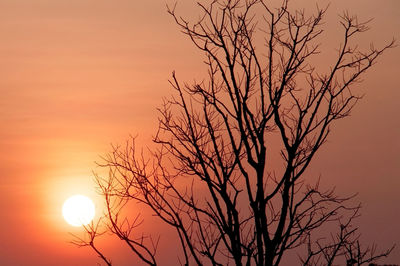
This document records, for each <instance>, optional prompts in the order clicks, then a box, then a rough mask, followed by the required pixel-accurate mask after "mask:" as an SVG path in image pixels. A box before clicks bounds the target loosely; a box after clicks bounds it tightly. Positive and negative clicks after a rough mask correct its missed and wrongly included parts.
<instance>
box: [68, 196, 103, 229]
mask: <svg viewBox="0 0 400 266" xmlns="http://www.w3.org/2000/svg"><path fill="white" fill-rule="evenodd" d="M62 214H63V216H64V219H65V221H66V222H67V223H69V224H70V225H72V226H82V225H86V224H88V223H90V222H91V221H92V220H93V218H94V214H95V207H94V203H93V201H92V200H91V199H89V198H88V197H86V196H82V195H74V196H71V197H69V198H68V199H67V200H66V201H65V202H64V205H63V207H62Z"/></svg>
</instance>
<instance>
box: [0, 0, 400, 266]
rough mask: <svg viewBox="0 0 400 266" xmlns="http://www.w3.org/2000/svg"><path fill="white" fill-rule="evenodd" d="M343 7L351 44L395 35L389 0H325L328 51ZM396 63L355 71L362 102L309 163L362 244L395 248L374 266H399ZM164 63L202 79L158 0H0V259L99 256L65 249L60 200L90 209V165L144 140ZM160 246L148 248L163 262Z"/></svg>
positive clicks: (188, 11)
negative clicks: (344, 205) (357, 209)
mask: <svg viewBox="0 0 400 266" xmlns="http://www.w3.org/2000/svg"><path fill="white" fill-rule="evenodd" d="M180 2H181V3H179V4H178V8H177V11H178V12H180V13H181V14H183V15H186V16H193V15H194V14H197V11H196V9H194V8H193V7H194V5H192V4H191V3H192V1H184V0H181V1H180ZM292 2H293V4H294V5H295V6H298V7H304V8H306V9H308V8H314V6H315V1H294V0H293V1H292ZM318 3H320V4H321V5H322V6H323V5H326V4H327V3H328V1H326V0H323V1H318ZM345 9H347V10H349V11H350V13H355V14H357V15H359V17H360V18H364V19H368V18H374V20H373V21H372V23H371V27H372V29H371V30H370V31H369V32H368V33H366V34H365V37H363V38H360V42H362V43H363V44H364V46H365V45H368V43H369V40H373V41H374V42H375V43H376V45H377V46H379V45H382V44H384V42H385V40H387V41H389V40H390V39H391V38H392V37H395V38H396V39H398V40H399V39H400V30H399V29H400V1H399V0H380V1H376V0H351V1H349V0H334V1H332V3H331V5H330V8H329V11H328V15H327V23H326V28H327V31H326V33H325V34H324V38H323V40H322V41H324V44H325V45H324V48H325V49H327V50H328V51H333V49H334V46H332V44H337V43H339V39H338V38H339V36H338V32H339V31H338V29H339V26H338V23H337V22H336V20H337V14H338V13H340V12H341V11H342V10H345ZM399 60H400V48H396V49H392V50H390V51H388V52H387V53H386V54H384V55H383V56H382V57H381V58H380V59H379V60H378V64H377V65H376V66H375V67H374V68H373V69H372V70H371V71H370V72H368V74H367V75H366V76H364V82H363V83H362V86H360V89H362V92H363V93H365V97H364V99H363V100H362V101H361V102H360V103H359V104H358V106H357V107H356V108H355V110H354V111H353V113H352V116H351V117H349V118H348V119H346V120H342V121H340V122H339V123H338V124H337V126H336V128H334V129H333V133H332V135H331V138H330V139H329V141H328V143H327V144H326V145H325V146H324V147H323V148H322V150H321V152H320V154H319V157H318V159H317V160H316V161H315V162H314V165H313V168H312V171H313V172H314V173H316V174H317V175H319V174H321V175H322V178H323V183H324V184H325V185H327V186H336V189H337V192H338V193H339V194H342V195H343V194H344V195H348V194H352V193H354V192H359V195H358V196H357V198H356V201H360V202H362V205H363V209H362V217H361V218H360V219H359V224H360V230H361V232H362V239H363V240H366V241H368V242H376V243H377V244H378V245H379V246H380V247H381V248H387V247H389V246H390V245H392V244H393V243H397V245H398V248H397V249H396V250H395V251H393V253H392V256H391V257H390V258H389V259H388V260H387V262H388V263H400V227H399V224H400V223H399V220H400V207H399V205H400V204H399V203H400V193H399V189H400V178H399V177H400V176H399V173H400V140H399V136H400V118H399V115H400V112H399V99H400V87H399V81H398V78H399V74H400V64H399ZM323 63H324V61H323V59H322V58H321V64H323ZM173 70H176V72H177V75H178V77H181V79H182V80H186V81H188V82H191V81H193V80H194V79H201V77H203V76H204V72H202V71H203V70H204V67H203V66H202V57H201V54H200V53H199V52H198V51H196V50H195V49H194V48H193V46H192V45H191V43H190V41H189V40H187V39H186V38H185V37H184V36H183V35H182V34H181V33H180V32H179V29H178V28H177V26H176V25H175V24H174V22H173V20H172V19H171V17H170V16H169V15H168V14H167V12H166V7H165V0H153V1H135V0H117V1H105V0H96V1H94V0H68V1H67V0H0V150H1V152H0V178H1V182H0V209H1V210H2V211H1V214H0V217H1V218H0V239H1V241H0V264H1V265H96V263H97V262H99V259H98V258H97V257H96V256H95V255H94V253H92V251H91V250H89V249H85V248H80V249H78V248H76V247H75V246H73V245H71V244H70V243H68V241H70V240H71V236H70V234H69V232H73V233H79V229H74V228H72V227H70V226H68V225H67V224H66V223H65V221H64V220H63V219H62V216H61V206H62V203H63V201H64V200H65V199H66V198H67V197H68V196H70V195H73V194H77V193H82V194H86V195H88V196H90V197H92V198H94V199H95V200H96V204H97V205H98V206H100V201H99V198H98V197H97V196H96V194H95V191H94V184H93V182H92V170H96V168H95V164H94V161H96V160H98V159H99V156H100V155H102V154H105V153H106V152H107V151H109V149H110V146H109V145H110V143H121V142H123V141H124V140H125V139H127V138H128V137H129V134H132V135H138V136H139V137H138V141H139V142H140V145H147V144H148V143H150V140H151V136H152V134H153V133H155V130H156V126H157V120H156V119H157V112H156V110H155V108H156V107H157V106H158V105H159V104H160V103H161V98H162V96H166V95H169V93H170V92H171V89H170V88H169V85H168V82H167V80H168V78H169V77H170V74H171V72H172V71H173ZM98 208H100V207H98ZM159 228H160V229H159V232H158V233H160V234H161V237H163V232H164V231H163V229H162V227H159ZM165 237H166V235H165V234H164V238H165ZM161 241H162V242H161V244H162V245H164V247H165V246H166V245H165V243H166V242H165V241H164V242H163V240H161ZM100 244H101V245H103V246H104V247H105V248H106V250H107V252H109V253H108V255H110V254H111V253H112V254H117V255H118V257H117V258H116V257H115V256H112V258H113V260H114V261H115V263H116V265H124V262H125V263H126V262H127V261H128V259H132V257H129V256H128V255H126V253H125V251H124V250H123V249H122V250H121V249H119V246H118V245H117V244H118V242H117V241H107V243H106V242H102V243H100ZM174 249H175V248H173V250H174ZM169 254H171V252H170V250H168V249H167V248H163V249H162V250H160V255H161V257H162V258H164V262H166V261H167V260H168V256H170V255H169ZM172 254H173V253H172ZM172 259H175V257H172ZM165 265H168V264H167V263H166V264H165Z"/></svg>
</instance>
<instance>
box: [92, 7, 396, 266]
mask: <svg viewBox="0 0 400 266" xmlns="http://www.w3.org/2000/svg"><path fill="white" fill-rule="evenodd" d="M199 7H200V9H201V12H202V15H201V17H200V19H199V20H198V21H195V22H194V23H192V22H189V21H188V20H185V19H184V18H181V17H179V16H178V15H176V12H175V8H169V9H168V12H169V14H171V16H172V17H173V18H174V20H175V22H176V24H177V25H178V26H179V27H180V29H181V30H182V32H183V33H184V34H185V35H187V36H188V37H189V38H190V40H191V41H192V43H193V44H194V45H195V46H196V47H197V48H198V49H199V50H201V51H203V52H204V54H205V58H206V60H205V63H206V65H207V67H208V78H207V79H206V80H204V81H202V82H198V83H195V84H193V85H188V84H182V83H181V82H180V81H179V80H178V78H177V76H176V74H175V73H173V75H172V79H171V81H170V84H171V86H172V88H173V89H174V91H175V93H174V95H173V96H172V97H171V98H169V99H165V101H164V103H163V105H162V106H161V107H160V108H159V113H160V117H159V126H158V131H157V134H156V135H155V137H154V142H155V143H156V144H158V147H159V149H158V150H155V151H154V150H153V151H152V153H151V156H149V157H146V156H144V154H143V153H141V154H138V153H137V152H136V150H135V145H134V139H132V140H131V141H128V142H127V144H126V146H124V147H113V150H112V152H111V153H110V154H108V156H106V157H105V158H103V162H102V163H100V165H101V166H102V167H105V168H108V169H109V175H108V176H106V177H100V176H96V182H97V185H98V186H99V188H100V193H101V194H102V195H103V196H104V199H105V203H106V207H107V213H106V214H105V216H106V220H107V223H106V224H107V226H108V227H107V228H108V231H109V232H110V233H112V234H114V235H116V236H118V237H119V238H120V239H121V240H122V241H123V242H124V243H125V244H127V245H128V246H129V247H130V248H131V250H132V252H133V253H134V254H136V255H137V256H138V257H139V258H140V259H141V260H142V261H143V262H145V263H147V264H149V265H156V264H157V261H156V250H157V243H158V241H154V240H153V238H152V237H151V236H150V235H136V234H134V233H133V232H134V230H133V229H134V228H137V227H138V226H139V225H140V222H139V220H138V218H134V219H131V218H130V217H124V216H123V215H122V209H123V208H124V207H125V206H126V204H127V203H128V202H138V203H142V204H144V205H146V206H147V207H149V208H150V209H151V210H152V212H153V214H154V215H155V216H157V217H158V218H160V219H161V220H162V221H163V222H164V223H166V224H168V225H169V226H170V227H171V229H174V230H175V231H176V234H177V237H178V240H179V242H180V248H181V257H180V260H181V261H180V263H181V264H182V265H192V264H196V265H204V264H207V265H208V264H210V265H228V264H234V265H279V264H280V262H281V261H282V259H283V257H284V256H285V255H286V254H287V251H289V250H296V252H298V254H300V255H299V256H300V262H301V263H302V264H303V265H333V264H337V263H338V262H339V263H342V264H344V263H346V262H347V264H348V265H362V264H366V263H371V262H374V261H376V260H377V259H379V258H381V257H385V256H387V255H388V254H389V253H390V251H391V249H389V250H387V251H384V252H380V253H379V252H378V253H376V248H375V246H372V247H364V248H363V247H362V246H361V244H360V243H359V238H358V237H359V234H358V233H357V228H356V227H353V223H352V221H353V220H354V218H356V217H357V216H358V213H359V209H360V207H359V206H357V205H356V206H354V205H353V206H352V205H351V202H350V200H351V199H352V198H353V196H350V197H339V196H337V195H336V194H335V192H334V190H323V189H321V187H320V185H319V181H318V182H317V183H316V184H312V183H310V182H309V181H308V178H307V172H306V170H307V168H308V167H309V166H310V164H311V162H312V160H313V159H314V157H315V156H316V154H317V151H318V150H319V149H320V147H321V146H322V145H323V144H324V143H325V142H326V140H327V138H328V136H329V133H330V131H331V129H332V126H333V125H334V124H335V123H336V121H338V120H340V119H342V118H345V117H347V116H348V115H349V114H350V112H351V110H352V108H353V107H354V105H355V104H356V103H357V101H358V100H359V99H360V98H361V96H360V95H361V94H360V92H358V89H356V88H355V86H354V85H355V84H357V83H358V82H359V81H360V78H361V77H362V75H364V74H365V72H366V71H367V70H368V69H369V68H370V67H372V66H373V65H374V63H375V62H376V59H377V58H378V57H379V56H380V55H381V54H382V53H383V52H384V51H385V50H386V49H388V48H391V47H393V46H394V41H391V42H389V43H388V44H387V45H385V46H384V47H382V48H375V47H374V46H373V45H371V46H370V49H369V50H366V51H361V50H359V49H358V47H357V45H356V44H355V43H354V39H355V37H356V36H357V35H359V34H362V33H363V32H365V31H367V30H368V23H367V22H360V21H358V19H357V18H356V17H355V16H351V15H349V14H348V13H344V14H343V15H342V16H341V17H340V24H341V30H342V41H341V45H340V47H339V48H338V50H337V55H336V59H335V61H333V62H331V64H330V69H329V70H328V71H327V72H321V71H320V70H319V69H318V66H316V65H314V64H313V60H314V58H315V57H316V56H318V54H319V52H320V50H319V49H320V44H319V39H320V37H321V34H322V33H323V29H322V24H323V18H324V15H325V12H326V9H320V8H316V10H315V13H314V14H313V15H310V16H308V15H306V14H305V13H304V11H291V9H289V7H288V1H286V0H285V1H283V2H282V4H281V6H280V7H278V8H272V7H270V6H269V4H268V3H267V1H261V0H247V1H240V0H227V1H221V0H215V1H212V2H211V3H210V4H207V5H206V4H204V5H203V4H201V3H199ZM262 38H263V39H262ZM324 69H325V68H324ZM274 153H278V154H279V155H280V156H281V161H279V162H275V161H272V160H271V157H273V154H274ZM333 226H336V227H337V228H338V232H337V233H334V231H333V230H334V229H333ZM322 228H329V230H331V231H332V233H331V234H330V238H329V237H325V238H319V236H320V233H321V231H322V230H321V229H322ZM88 229H89V230H88V233H89V234H90V235H91V236H92V238H90V239H91V240H90V242H89V244H90V243H93V240H94V238H95V237H97V234H96V227H90V228H88ZM137 231H139V230H137ZM84 243H85V242H84ZM90 246H91V247H92V248H93V249H94V250H95V251H96V252H97V253H98V254H99V253H100V252H98V250H97V249H96V248H95V247H94V245H90ZM100 256H101V257H102V255H100ZM102 259H103V260H104V261H105V262H106V263H109V261H108V260H107V259H106V258H105V257H102Z"/></svg>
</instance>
